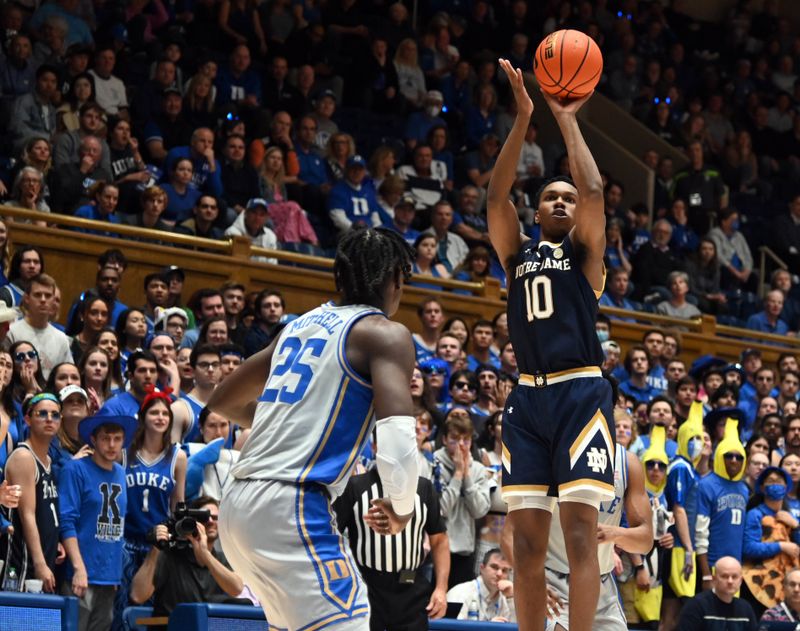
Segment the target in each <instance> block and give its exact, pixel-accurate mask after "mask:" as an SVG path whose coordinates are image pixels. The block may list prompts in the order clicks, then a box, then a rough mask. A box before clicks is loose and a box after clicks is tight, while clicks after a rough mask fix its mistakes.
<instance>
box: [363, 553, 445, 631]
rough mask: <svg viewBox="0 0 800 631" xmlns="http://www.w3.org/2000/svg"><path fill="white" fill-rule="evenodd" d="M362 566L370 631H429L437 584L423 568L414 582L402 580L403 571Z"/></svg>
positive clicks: (418, 571) (417, 573)
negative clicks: (429, 578) (427, 610)
mask: <svg viewBox="0 0 800 631" xmlns="http://www.w3.org/2000/svg"><path fill="white" fill-rule="evenodd" d="M358 569H359V571H360V572H361V576H362V577H363V579H364V583H366V585H367V595H368V597H369V606H370V617H369V628H370V631H427V629H428V614H427V613H426V612H425V607H427V606H428V601H429V600H430V598H431V593H432V592H433V587H432V586H431V584H430V582H429V581H428V579H427V578H425V577H424V576H423V575H422V572H421V571H420V570H417V572H416V576H415V577H414V582H413V583H401V582H400V573H399V572H377V571H375V570H371V569H369V568H365V567H359V568H358Z"/></svg>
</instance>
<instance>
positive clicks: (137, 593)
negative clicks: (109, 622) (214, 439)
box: [131, 497, 244, 616]
mask: <svg viewBox="0 0 800 631" xmlns="http://www.w3.org/2000/svg"><path fill="white" fill-rule="evenodd" d="M191 507H192V508H195V509H199V510H206V511H208V512H209V517H208V520H207V521H206V522H205V523H201V522H198V524H197V532H196V534H194V533H190V534H189V535H187V536H186V540H187V541H189V543H190V544H191V545H190V546H178V547H176V548H169V547H166V549H165V550H164V551H163V552H162V551H160V550H159V547H158V546H154V547H153V548H151V549H150V552H148V554H147V557H146V558H145V561H144V563H143V564H142V567H141V568H140V569H139V571H138V572H137V573H136V575H135V576H134V577H133V581H132V582H131V600H132V601H133V602H134V603H137V604H141V603H144V602H146V601H147V600H148V599H149V598H150V597H151V596H152V597H154V603H153V614H154V615H164V616H168V615H169V614H170V613H171V612H172V610H173V609H174V608H175V607H176V606H177V605H178V604H180V603H193V602H195V603H202V602H220V601H224V600H226V595H227V597H229V598H228V599H234V598H236V597H237V596H239V595H240V594H241V593H242V591H243V589H244V584H243V583H242V579H240V578H239V577H238V576H237V575H236V574H235V573H234V572H233V571H232V570H231V569H230V565H228V562H227V560H226V559H225V557H224V555H223V554H222V553H221V552H218V551H217V550H216V549H215V544H216V543H217V540H218V537H219V531H218V529H217V523H218V519H219V505H218V502H217V501H216V500H214V499H212V498H209V497H200V498H198V499H196V500H194V501H193V502H192V504H191ZM156 539H157V541H159V542H164V543H166V542H167V541H168V540H169V539H170V535H169V532H168V531H167V527H166V526H165V525H160V526H157V527H156ZM164 543H161V544H160V545H162V546H164ZM234 602H237V601H234ZM239 602H241V601H239Z"/></svg>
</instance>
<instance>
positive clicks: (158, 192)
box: [122, 186, 171, 243]
mask: <svg viewBox="0 0 800 631" xmlns="http://www.w3.org/2000/svg"><path fill="white" fill-rule="evenodd" d="M139 201H140V202H141V205H142V206H141V213H138V214H135V215H131V214H128V215H123V216H122V223H124V224H128V225H131V226H138V227H140V228H147V229H148V230H161V231H162V232H170V229H171V226H170V225H169V224H167V223H166V222H164V221H162V219H161V216H162V215H163V214H164V210H165V209H166V207H167V192H166V191H165V190H164V189H163V188H161V187H160V186H149V187H147V188H146V189H145V190H144V191H142V194H141V196H140V197H139ZM129 238H130V239H131V240H134V237H129ZM149 240H150V241H153V242H155V243H160V241H157V240H155V239H149Z"/></svg>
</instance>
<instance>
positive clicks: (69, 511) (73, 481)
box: [58, 465, 81, 539]
mask: <svg viewBox="0 0 800 631" xmlns="http://www.w3.org/2000/svg"><path fill="white" fill-rule="evenodd" d="M58 513H59V515H58V516H59V523H60V524H61V525H60V530H61V538H62V539H68V538H69V537H75V538H76V539H77V538H78V519H79V518H80V513H81V489H80V478H79V476H78V468H77V467H76V466H74V465H72V466H66V467H64V468H63V469H62V470H61V479H60V480H59V482H58Z"/></svg>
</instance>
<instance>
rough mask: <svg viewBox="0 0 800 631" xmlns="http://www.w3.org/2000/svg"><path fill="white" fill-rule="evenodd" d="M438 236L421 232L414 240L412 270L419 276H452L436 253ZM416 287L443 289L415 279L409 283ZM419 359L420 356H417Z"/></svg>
mask: <svg viewBox="0 0 800 631" xmlns="http://www.w3.org/2000/svg"><path fill="white" fill-rule="evenodd" d="M436 250H437V246H436V236H435V235H431V234H425V233H423V234H421V235H419V236H418V237H417V239H416V241H414V251H415V252H416V256H415V258H414V263H413V265H412V267H411V271H412V272H413V273H414V274H417V275H419V276H432V277H433V278H450V273H449V272H448V271H447V267H446V266H445V265H444V264H443V263H440V262H439V260H440V259H439V258H438V256H437V254H436ZM409 284H410V285H412V286H414V287H421V288H424V289H433V290H438V289H441V286H440V285H438V284H437V283H435V282H434V283H426V282H419V281H413V282H410V283H409ZM417 359H418V360H419V357H418V358H417Z"/></svg>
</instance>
